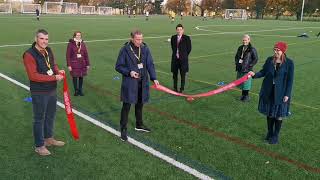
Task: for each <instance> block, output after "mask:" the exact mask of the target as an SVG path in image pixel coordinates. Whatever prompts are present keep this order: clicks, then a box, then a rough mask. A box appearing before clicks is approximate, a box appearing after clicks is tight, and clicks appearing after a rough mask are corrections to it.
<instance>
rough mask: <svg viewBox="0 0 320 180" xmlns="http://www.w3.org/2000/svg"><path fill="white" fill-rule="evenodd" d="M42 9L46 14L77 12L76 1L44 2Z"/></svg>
mask: <svg viewBox="0 0 320 180" xmlns="http://www.w3.org/2000/svg"><path fill="white" fill-rule="evenodd" d="M43 10H44V13H46V14H78V3H68V2H62V3H61V2H45V3H44V8H43Z"/></svg>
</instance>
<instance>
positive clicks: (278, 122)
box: [269, 118, 282, 144]
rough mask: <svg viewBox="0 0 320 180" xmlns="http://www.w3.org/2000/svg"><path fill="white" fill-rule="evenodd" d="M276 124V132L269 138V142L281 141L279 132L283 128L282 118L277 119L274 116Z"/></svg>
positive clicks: (276, 142)
mask: <svg viewBox="0 0 320 180" xmlns="http://www.w3.org/2000/svg"><path fill="white" fill-rule="evenodd" d="M274 121H275V126H274V133H273V136H272V138H271V139H270V140H269V144H278V143H279V133H280V130H281V125H282V120H277V119H275V118H274Z"/></svg>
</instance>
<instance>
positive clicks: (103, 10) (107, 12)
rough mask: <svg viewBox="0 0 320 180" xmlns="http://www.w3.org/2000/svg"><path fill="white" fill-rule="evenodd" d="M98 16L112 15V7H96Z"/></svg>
mask: <svg viewBox="0 0 320 180" xmlns="http://www.w3.org/2000/svg"><path fill="white" fill-rule="evenodd" d="M98 14H99V15H112V7H98Z"/></svg>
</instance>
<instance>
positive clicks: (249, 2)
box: [234, 0, 255, 9]
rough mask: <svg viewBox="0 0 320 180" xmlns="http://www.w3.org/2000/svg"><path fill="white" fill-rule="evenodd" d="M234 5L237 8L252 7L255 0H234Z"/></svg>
mask: <svg viewBox="0 0 320 180" xmlns="http://www.w3.org/2000/svg"><path fill="white" fill-rule="evenodd" d="M234 5H235V8H237V9H248V8H249V9H253V8H254V6H255V0H235V1H234Z"/></svg>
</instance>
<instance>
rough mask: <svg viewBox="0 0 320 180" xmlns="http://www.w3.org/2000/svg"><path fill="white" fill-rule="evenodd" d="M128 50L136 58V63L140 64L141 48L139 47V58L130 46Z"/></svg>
mask: <svg viewBox="0 0 320 180" xmlns="http://www.w3.org/2000/svg"><path fill="white" fill-rule="evenodd" d="M130 50H131V52H132V53H133V55H134V56H135V57H136V58H137V60H138V62H140V58H141V48H140V47H139V56H137V54H136V53H135V52H134V50H133V49H132V47H131V45H130Z"/></svg>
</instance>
